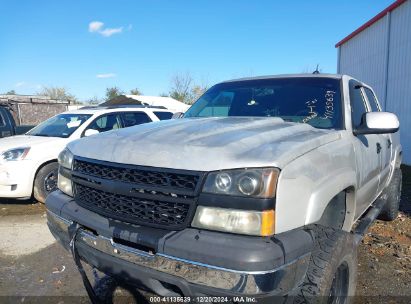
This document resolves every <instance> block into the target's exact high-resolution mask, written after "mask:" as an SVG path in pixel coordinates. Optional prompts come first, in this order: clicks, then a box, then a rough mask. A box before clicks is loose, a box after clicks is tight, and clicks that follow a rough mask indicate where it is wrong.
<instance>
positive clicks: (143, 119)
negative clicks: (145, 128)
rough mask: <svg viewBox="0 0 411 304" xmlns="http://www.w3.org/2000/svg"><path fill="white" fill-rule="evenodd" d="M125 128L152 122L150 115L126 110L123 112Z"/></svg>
mask: <svg viewBox="0 0 411 304" xmlns="http://www.w3.org/2000/svg"><path fill="white" fill-rule="evenodd" d="M121 115H122V117H123V124H124V128H127V127H132V126H135V125H139V124H143V123H147V122H151V119H150V117H148V115H147V114H146V113H144V112H126V113H122V114H121Z"/></svg>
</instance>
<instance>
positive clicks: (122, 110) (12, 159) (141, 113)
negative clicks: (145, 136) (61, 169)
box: [0, 106, 173, 202]
mask: <svg viewBox="0 0 411 304" xmlns="http://www.w3.org/2000/svg"><path fill="white" fill-rule="evenodd" d="M172 115H173V113H172V112H170V111H168V110H164V109H160V108H156V107H144V106H129V107H122V106H117V107H89V108H84V109H80V110H76V111H69V112H64V113H62V114H59V115H56V116H54V117H52V118H50V119H48V120H46V121H44V122H43V123H41V124H39V125H38V126H37V127H35V128H33V129H32V130H30V131H29V132H27V133H26V134H24V135H19V136H13V137H8V138H3V139H1V140H0V197H7V198H28V197H31V196H32V195H34V197H35V198H36V199H37V200H38V201H40V202H44V201H45V199H46V196H47V195H48V194H49V193H50V192H52V191H54V190H55V189H56V186H57V170H58V163H57V156H58V154H59V153H60V152H61V151H62V150H63V149H64V147H65V146H66V145H67V143H69V142H71V141H73V140H76V139H79V138H81V137H84V136H90V135H94V134H98V133H102V132H106V131H110V130H115V129H120V128H124V127H130V126H134V125H138V124H142V123H148V122H152V121H159V120H163V119H170V118H171V117H172Z"/></svg>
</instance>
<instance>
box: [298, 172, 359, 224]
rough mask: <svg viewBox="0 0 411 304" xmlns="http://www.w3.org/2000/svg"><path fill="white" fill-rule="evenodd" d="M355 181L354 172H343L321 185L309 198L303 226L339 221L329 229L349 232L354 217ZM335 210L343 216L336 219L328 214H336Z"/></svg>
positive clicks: (333, 215)
mask: <svg viewBox="0 0 411 304" xmlns="http://www.w3.org/2000/svg"><path fill="white" fill-rule="evenodd" d="M355 180H356V175H355V173H354V172H344V173H343V174H340V175H337V176H333V178H329V179H327V180H326V181H325V182H324V183H322V185H321V187H319V188H318V189H316V191H314V192H313V193H312V194H311V196H310V199H309V203H308V207H307V216H306V219H305V225H309V224H313V223H320V224H327V223H329V221H330V220H332V219H339V220H340V221H341V222H338V223H334V224H333V225H331V227H333V228H342V229H343V230H345V231H350V230H351V226H352V223H353V221H354V216H355V186H354V181H355ZM342 196H343V198H342ZM333 207H334V208H333ZM335 208H336V209H337V212H343V216H341V217H337V218H336V215H335V214H330V213H335V212H336V210H335ZM336 226H339V227H336Z"/></svg>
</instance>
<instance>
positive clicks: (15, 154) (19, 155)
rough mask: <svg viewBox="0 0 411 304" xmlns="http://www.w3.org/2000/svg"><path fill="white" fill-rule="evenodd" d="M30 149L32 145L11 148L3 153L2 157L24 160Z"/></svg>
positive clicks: (6, 159)
mask: <svg viewBox="0 0 411 304" xmlns="http://www.w3.org/2000/svg"><path fill="white" fill-rule="evenodd" d="M29 151H30V147H26V148H16V149H10V150H7V151H5V152H3V153H1V155H0V158H1V160H4V161H15V160H23V159H25V158H26V156H27V154H28V153H29Z"/></svg>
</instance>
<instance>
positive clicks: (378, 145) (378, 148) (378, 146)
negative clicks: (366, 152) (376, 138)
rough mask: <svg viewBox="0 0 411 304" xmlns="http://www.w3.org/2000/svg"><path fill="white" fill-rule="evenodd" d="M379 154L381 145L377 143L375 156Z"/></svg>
mask: <svg viewBox="0 0 411 304" xmlns="http://www.w3.org/2000/svg"><path fill="white" fill-rule="evenodd" d="M380 152H381V144H380V143H377V154H379V153H380Z"/></svg>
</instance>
